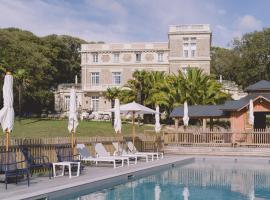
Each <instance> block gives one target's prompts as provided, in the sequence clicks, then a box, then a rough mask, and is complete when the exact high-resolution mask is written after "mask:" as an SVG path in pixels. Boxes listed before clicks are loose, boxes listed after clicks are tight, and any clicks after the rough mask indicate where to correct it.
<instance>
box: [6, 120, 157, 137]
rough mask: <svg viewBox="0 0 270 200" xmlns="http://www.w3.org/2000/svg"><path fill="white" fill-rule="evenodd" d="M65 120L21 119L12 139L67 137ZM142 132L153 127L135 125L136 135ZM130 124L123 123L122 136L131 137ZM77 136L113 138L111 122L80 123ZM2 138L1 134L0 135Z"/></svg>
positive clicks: (16, 124) (15, 127) (17, 121)
mask: <svg viewBox="0 0 270 200" xmlns="http://www.w3.org/2000/svg"><path fill="white" fill-rule="evenodd" d="M67 123H68V122H67V120H53V119H21V120H20V121H19V120H15V126H14V132H13V133H12V136H13V137H17V138H19V137H20V138H24V137H27V138H29V137H31V138H32V137H61V136H68V130H67ZM144 130H154V127H153V126H150V125H143V126H138V125H136V133H143V131H144ZM131 132H132V126H131V124H127V123H123V126H122V133H123V135H131ZM77 134H78V136H114V135H115V132H114V129H113V127H112V125H111V122H95V121H81V122H79V126H78V129H77ZM2 136H3V134H2Z"/></svg>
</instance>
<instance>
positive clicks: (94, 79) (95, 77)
mask: <svg viewBox="0 0 270 200" xmlns="http://www.w3.org/2000/svg"><path fill="white" fill-rule="evenodd" d="M90 81H91V85H99V84H100V73H99V72H90Z"/></svg>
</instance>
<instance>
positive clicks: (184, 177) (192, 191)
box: [65, 160, 270, 200]
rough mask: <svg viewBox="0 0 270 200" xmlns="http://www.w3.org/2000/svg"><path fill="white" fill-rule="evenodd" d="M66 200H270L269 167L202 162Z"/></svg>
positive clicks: (253, 164) (268, 165)
mask: <svg viewBox="0 0 270 200" xmlns="http://www.w3.org/2000/svg"><path fill="white" fill-rule="evenodd" d="M86 193H87V192H85V191H84V192H83V193H77V194H73V196H72V197H65V199H76V200H86V199H96V200H163V199H164V200H167V199H168V200H182V199H183V200H256V199H257V200H258V199H259V200H262V199H270V164H268V163H267V162H265V163H256V162H243V163H239V162H235V161H230V162H227V161H222V162H220V161H218V160H201V161H196V162H195V163H192V164H189V165H185V166H179V167H174V168H170V169H168V170H166V171H160V172H158V173H156V174H154V175H150V176H147V177H144V178H140V179H138V180H133V181H129V182H127V183H124V184H120V185H116V186H114V187H111V188H109V189H104V190H101V191H97V192H94V193H90V194H86Z"/></svg>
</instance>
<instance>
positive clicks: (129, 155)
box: [112, 142, 148, 164]
mask: <svg viewBox="0 0 270 200" xmlns="http://www.w3.org/2000/svg"><path fill="white" fill-rule="evenodd" d="M112 144H113V146H114V148H115V149H116V151H115V153H114V154H117V153H120V155H121V156H124V157H129V158H135V164H136V163H137V160H138V158H143V159H145V161H146V162H148V155H136V154H132V153H128V152H127V151H126V150H125V149H123V148H122V147H121V145H119V143H118V142H113V143H112Z"/></svg>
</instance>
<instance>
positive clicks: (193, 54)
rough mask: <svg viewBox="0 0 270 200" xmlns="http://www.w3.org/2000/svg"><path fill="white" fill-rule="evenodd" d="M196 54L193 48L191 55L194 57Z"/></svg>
mask: <svg viewBox="0 0 270 200" xmlns="http://www.w3.org/2000/svg"><path fill="white" fill-rule="evenodd" d="M195 54H196V50H191V57H192V58H194V57H195Z"/></svg>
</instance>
